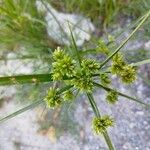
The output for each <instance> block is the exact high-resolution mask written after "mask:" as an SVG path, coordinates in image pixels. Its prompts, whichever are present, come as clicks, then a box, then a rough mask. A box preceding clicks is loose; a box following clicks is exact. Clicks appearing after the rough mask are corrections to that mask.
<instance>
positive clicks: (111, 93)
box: [106, 90, 118, 104]
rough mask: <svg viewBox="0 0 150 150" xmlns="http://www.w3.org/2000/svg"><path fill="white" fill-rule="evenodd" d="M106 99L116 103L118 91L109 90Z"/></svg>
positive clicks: (110, 102)
mask: <svg viewBox="0 0 150 150" xmlns="http://www.w3.org/2000/svg"><path fill="white" fill-rule="evenodd" d="M106 101H107V102H108V103H109V104H115V103H116V102H117V101H118V93H117V92H116V91H115V90H111V91H108V92H107V95H106Z"/></svg>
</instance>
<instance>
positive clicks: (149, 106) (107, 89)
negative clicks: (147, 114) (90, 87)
mask: <svg viewBox="0 0 150 150" xmlns="http://www.w3.org/2000/svg"><path fill="white" fill-rule="evenodd" d="M93 84H94V85H95V86H97V87H100V88H103V89H104V90H106V91H111V90H113V89H111V88H109V87H106V86H104V85H102V84H99V83H96V82H93ZM116 92H117V93H118V95H120V96H123V97H125V98H127V99H130V100H132V101H135V102H138V103H140V104H142V105H144V106H145V107H147V108H150V105H149V104H146V103H144V102H142V101H141V100H139V99H136V98H134V97H131V96H128V95H126V94H124V93H121V92H118V91H116Z"/></svg>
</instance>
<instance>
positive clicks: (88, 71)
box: [0, 11, 150, 150]
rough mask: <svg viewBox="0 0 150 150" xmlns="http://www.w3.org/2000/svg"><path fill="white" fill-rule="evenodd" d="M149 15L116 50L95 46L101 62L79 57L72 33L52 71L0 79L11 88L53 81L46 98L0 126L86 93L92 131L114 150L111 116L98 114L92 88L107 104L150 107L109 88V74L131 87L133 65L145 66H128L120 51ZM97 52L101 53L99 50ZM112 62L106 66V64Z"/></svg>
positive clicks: (58, 52) (55, 54)
mask: <svg viewBox="0 0 150 150" xmlns="http://www.w3.org/2000/svg"><path fill="white" fill-rule="evenodd" d="M149 16H150V11H148V12H147V13H146V14H145V15H144V17H143V19H142V20H141V22H140V23H139V24H138V26H137V27H136V28H135V29H134V30H133V31H132V33H131V34H130V35H129V36H128V37H127V39H125V40H124V41H123V42H122V43H121V45H119V46H118V47H117V48H116V50H115V51H113V52H109V48H108V47H107V45H106V44H105V43H99V44H98V47H96V48H95V51H96V52H97V53H100V52H101V51H102V50H106V51H104V54H105V56H106V59H105V60H104V61H102V62H101V61H97V60H95V59H90V58H87V57H85V56H86V55H81V54H82V53H80V52H79V50H78V48H77V46H76V43H75V40H74V37H73V33H72V32H71V30H70V32H71V36H72V43H73V46H74V48H73V50H74V52H73V54H70V53H69V52H68V51H66V50H64V49H63V48H61V47H58V48H56V49H55V50H54V52H53V53H52V61H53V62H52V68H51V72H50V73H49V74H36V75H18V76H8V77H0V85H11V84H24V83H40V82H52V83H53V85H52V86H51V87H50V88H49V89H48V91H47V95H45V97H43V99H42V100H38V101H35V102H33V103H32V104H30V105H29V106H27V107H24V108H23V109H20V110H18V111H16V112H14V113H12V114H10V115H8V116H6V117H4V118H1V119H0V123H2V122H4V121H6V120H8V119H10V118H12V117H15V116H16V115H18V114H20V113H22V112H25V111H27V110H29V109H32V108H34V107H36V106H38V105H39V104H41V103H46V105H47V107H48V108H50V109H55V108H58V107H61V105H62V104H63V103H66V102H67V103H70V102H73V101H74V97H75V95H77V94H78V93H82V94H85V95H86V96H87V99H88V101H89V104H90V105H91V107H92V109H93V112H94V116H93V120H92V121H91V122H92V129H93V132H94V133H95V134H97V135H100V136H103V137H104V139H105V141H106V143H107V145H108V148H109V150H114V149H115V148H114V145H113V144H112V141H111V139H110V137H109V134H108V132H107V129H108V128H109V127H112V126H113V125H114V122H115V120H114V119H113V117H112V116H109V115H101V112H100V110H99V108H98V106H97V104H96V101H95V99H94V94H93V92H94V89H95V88H100V89H103V90H105V91H106V93H107V94H106V101H107V102H108V104H115V103H116V102H117V101H118V97H119V96H122V97H125V98H127V99H129V100H133V101H135V102H138V103H140V104H142V105H143V106H145V107H148V108H150V106H149V105H148V104H145V103H144V102H143V101H141V100H139V99H137V98H134V97H131V96H129V95H126V94H124V93H121V92H119V91H117V90H116V89H115V88H114V87H112V85H111V78H110V76H111V75H116V76H118V78H119V79H120V80H121V82H122V83H123V84H132V83H134V81H135V80H136V69H137V68H136V66H138V65H140V64H143V63H148V62H149V60H147V61H144V62H139V63H136V64H128V63H127V62H126V61H125V59H124V55H123V53H121V52H120V50H121V48H122V47H123V46H124V45H125V44H126V43H127V42H128V40H130V39H131V37H132V36H133V35H134V34H135V32H136V31H137V30H138V29H139V28H140V27H141V26H142V25H143V23H144V22H145V21H146V20H147V19H148V17H149ZM99 50H100V51H99ZM109 62H111V63H110V64H109V65H107V64H108V63H109Z"/></svg>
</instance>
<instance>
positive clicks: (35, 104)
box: [0, 100, 44, 123]
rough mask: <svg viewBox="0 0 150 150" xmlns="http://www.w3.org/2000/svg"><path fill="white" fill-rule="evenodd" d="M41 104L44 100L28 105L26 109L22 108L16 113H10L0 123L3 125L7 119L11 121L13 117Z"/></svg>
mask: <svg viewBox="0 0 150 150" xmlns="http://www.w3.org/2000/svg"><path fill="white" fill-rule="evenodd" d="M43 102H44V100H38V101H35V102H33V103H32V104H30V105H28V106H26V107H24V108H22V109H19V110H18V111H16V112H14V113H12V114H10V115H8V116H6V117H4V118H2V119H0V123H3V122H4V121H7V120H9V119H11V118H13V117H15V116H17V115H19V114H21V113H23V112H25V111H27V110H30V109H33V108H35V107H36V106H38V105H40V104H41V103H43Z"/></svg>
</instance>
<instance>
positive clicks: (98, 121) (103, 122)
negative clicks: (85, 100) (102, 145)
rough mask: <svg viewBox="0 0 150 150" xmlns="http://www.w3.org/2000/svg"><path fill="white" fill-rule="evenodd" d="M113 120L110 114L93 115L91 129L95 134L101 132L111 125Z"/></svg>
mask: <svg viewBox="0 0 150 150" xmlns="http://www.w3.org/2000/svg"><path fill="white" fill-rule="evenodd" d="M113 123H114V120H113V119H112V118H110V116H108V115H105V116H102V117H95V118H94V119H93V121H92V126H93V130H94V132H95V133H96V134H102V133H104V132H105V131H106V129H107V128H108V127H110V126H113Z"/></svg>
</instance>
